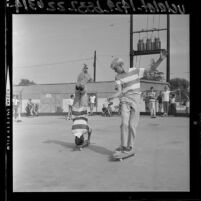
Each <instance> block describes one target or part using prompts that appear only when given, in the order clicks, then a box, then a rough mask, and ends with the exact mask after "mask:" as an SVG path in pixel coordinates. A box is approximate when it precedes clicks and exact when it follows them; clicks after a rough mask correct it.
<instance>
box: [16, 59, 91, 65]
mask: <svg viewBox="0 0 201 201" xmlns="http://www.w3.org/2000/svg"><path fill="white" fill-rule="evenodd" d="M91 59H93V57H89V58H83V59H75V60H65V61H60V62H55V63H47V64H36V65H30V66H15V68H32V67H53V65H57V64H63V63H68V62H78V61H86V60H91Z"/></svg>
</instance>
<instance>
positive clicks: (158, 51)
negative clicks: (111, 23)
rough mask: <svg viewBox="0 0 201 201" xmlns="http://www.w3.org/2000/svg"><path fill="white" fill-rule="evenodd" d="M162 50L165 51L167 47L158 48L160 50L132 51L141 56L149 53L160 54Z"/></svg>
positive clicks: (133, 53) (134, 54)
mask: <svg viewBox="0 0 201 201" xmlns="http://www.w3.org/2000/svg"><path fill="white" fill-rule="evenodd" d="M161 51H165V49H158V50H143V51H135V50H133V51H132V55H133V56H140V55H149V54H160V53H161Z"/></svg>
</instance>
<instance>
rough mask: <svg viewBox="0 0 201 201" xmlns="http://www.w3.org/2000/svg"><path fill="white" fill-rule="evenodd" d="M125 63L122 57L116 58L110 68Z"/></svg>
mask: <svg viewBox="0 0 201 201" xmlns="http://www.w3.org/2000/svg"><path fill="white" fill-rule="evenodd" d="M123 65H124V61H123V59H121V58H115V59H113V60H112V62H111V64H110V68H112V69H114V68H115V67H116V66H123Z"/></svg>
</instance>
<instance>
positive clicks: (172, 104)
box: [169, 94, 177, 116]
mask: <svg viewBox="0 0 201 201" xmlns="http://www.w3.org/2000/svg"><path fill="white" fill-rule="evenodd" d="M169 113H170V114H172V115H174V116H176V115H177V109H176V102H175V94H172V95H171V98H170V110H169Z"/></svg>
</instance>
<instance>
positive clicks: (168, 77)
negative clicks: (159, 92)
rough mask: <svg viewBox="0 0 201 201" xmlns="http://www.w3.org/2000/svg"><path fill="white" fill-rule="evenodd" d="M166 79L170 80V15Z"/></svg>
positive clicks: (168, 17)
mask: <svg viewBox="0 0 201 201" xmlns="http://www.w3.org/2000/svg"><path fill="white" fill-rule="evenodd" d="M166 81H167V82H169V81H170V15H169V14H168V15H167V75H166Z"/></svg>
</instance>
